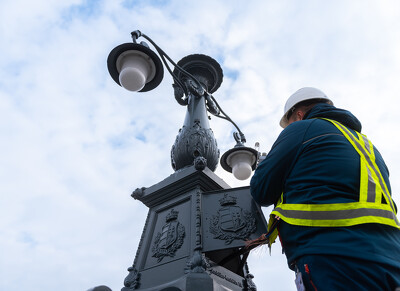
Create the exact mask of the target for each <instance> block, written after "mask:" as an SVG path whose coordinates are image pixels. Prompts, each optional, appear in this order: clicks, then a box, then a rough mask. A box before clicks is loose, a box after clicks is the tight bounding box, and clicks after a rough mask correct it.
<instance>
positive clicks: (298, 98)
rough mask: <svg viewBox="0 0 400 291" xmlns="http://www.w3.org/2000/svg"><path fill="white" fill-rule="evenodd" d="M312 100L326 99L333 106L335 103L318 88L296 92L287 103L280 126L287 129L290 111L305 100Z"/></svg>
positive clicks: (308, 88) (306, 88) (302, 89)
mask: <svg viewBox="0 0 400 291" xmlns="http://www.w3.org/2000/svg"><path fill="white" fill-rule="evenodd" d="M311 99H325V100H327V102H328V104H330V105H333V102H332V101H331V100H330V99H329V98H328V97H327V96H326V95H325V93H324V92H322V91H321V90H319V89H317V88H312V87H304V88H301V89H299V90H297V91H296V92H294V93H293V94H292V95H291V96H290V97H289V99H288V100H287V101H286V104H285V108H284V112H283V113H284V114H283V116H282V118H281V121H280V122H279V125H280V126H282V127H283V128H285V127H286V126H288V125H289V120H288V119H287V114H288V112H289V110H290V109H291V108H292V107H293V106H295V105H296V104H297V103H299V102H302V101H305V100H311Z"/></svg>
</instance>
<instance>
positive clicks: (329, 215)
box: [271, 118, 400, 228]
mask: <svg viewBox="0 0 400 291" xmlns="http://www.w3.org/2000/svg"><path fill="white" fill-rule="evenodd" d="M322 119H324V120H327V121H329V122H331V123H332V124H334V125H335V126H336V127H337V128H338V129H339V130H340V132H341V133H342V134H343V135H344V136H345V137H346V139H347V140H348V141H349V142H350V144H351V145H352V146H353V147H354V149H355V150H356V151H357V153H358V154H359V155H360V193H359V196H360V198H359V201H358V202H350V203H335V204H286V203H283V201H284V199H283V194H282V197H281V199H280V201H279V202H278V204H277V206H276V207H275V209H274V210H273V211H272V213H271V214H272V215H277V216H279V217H280V218H281V219H282V220H284V221H285V222H287V223H289V224H294V225H302V226H319V227H343V226H352V225H357V224H363V223H380V224H386V225H390V226H393V227H397V228H400V223H399V221H398V219H397V217H396V210H395V207H394V203H393V201H392V198H391V196H390V193H389V190H388V188H387V186H386V183H385V181H384V179H383V177H382V174H381V172H380V170H379V168H378V166H377V164H376V163H375V154H374V148H373V145H372V143H371V142H370V141H369V140H368V139H367V137H366V136H365V135H362V134H360V133H358V132H356V134H357V137H356V136H355V135H354V134H353V133H352V132H351V131H350V130H349V129H348V128H346V127H345V126H344V125H342V124H341V123H339V122H337V121H334V120H331V119H326V118H322ZM382 195H383V199H384V201H385V202H386V203H382Z"/></svg>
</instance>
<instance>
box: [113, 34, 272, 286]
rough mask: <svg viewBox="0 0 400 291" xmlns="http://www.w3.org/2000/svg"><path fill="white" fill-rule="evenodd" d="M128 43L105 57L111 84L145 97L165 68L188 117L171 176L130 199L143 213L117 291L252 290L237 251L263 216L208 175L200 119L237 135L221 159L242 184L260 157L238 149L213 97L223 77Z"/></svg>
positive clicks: (208, 142)
mask: <svg viewBox="0 0 400 291" xmlns="http://www.w3.org/2000/svg"><path fill="white" fill-rule="evenodd" d="M139 37H143V38H145V39H146V40H147V41H149V42H150V43H151V44H152V45H153V47H154V48H155V50H156V51H157V53H158V55H159V56H160V58H161V60H160V58H159V57H158V56H157V55H156V53H155V52H153V51H152V50H151V49H150V48H149V46H148V45H147V44H146V43H145V42H141V43H137V39H138V38H139ZM132 39H133V42H132V43H125V44H122V45H119V46H117V47H116V48H114V49H113V50H112V51H111V53H110V54H109V56H108V59H107V65H108V70H109V72H110V75H111V77H112V78H113V79H114V81H115V82H116V83H117V84H119V85H120V86H122V87H124V88H126V89H127V90H130V91H137V92H145V91H149V90H152V89H154V88H155V87H157V86H158V85H159V84H160V82H161V81H162V78H163V71H164V69H163V64H164V66H165V67H166V69H167V70H168V72H169V73H170V75H171V76H172V78H173V80H174V83H173V88H174V96H175V99H176V101H177V102H178V104H180V105H182V106H186V107H187V113H186V117H185V120H184V124H183V126H182V128H181V129H180V130H179V133H178V135H177V137H176V140H175V143H174V145H173V146H172V149H171V165H172V168H173V169H174V171H175V173H174V174H172V175H171V176H169V177H167V178H166V179H165V180H163V181H161V182H159V183H157V184H155V185H153V186H151V187H149V188H145V187H142V188H140V189H139V188H138V189H136V190H135V191H134V192H133V193H132V197H133V198H135V199H137V200H140V201H141V202H143V203H144V204H145V205H146V206H148V207H149V213H148V216H147V219H146V223H145V226H144V230H143V233H142V236H141V239H140V243H139V247H138V250H137V253H136V257H135V260H134V262H133V265H132V266H131V267H130V268H128V271H129V274H128V276H127V277H126V279H125V282H124V285H125V287H123V288H122V290H123V291H128V290H136V289H138V290H149V291H150V290H154V291H155V290H165V291H167V290H169V291H173V290H175V291H178V290H202V291H208V290H256V288H255V285H254V283H253V282H252V280H251V279H252V275H251V274H249V271H248V266H247V263H246V260H247V255H248V253H247V254H246V253H245V252H239V251H238V250H239V249H240V248H242V247H243V245H244V241H245V240H246V239H254V238H257V237H259V236H260V235H261V234H262V233H263V232H265V229H266V222H265V219H264V216H263V214H262V212H261V210H260V208H259V207H258V206H257V205H256V203H255V202H254V201H253V200H252V198H251V196H250V194H249V187H241V188H230V187H229V186H228V185H227V184H226V183H225V182H224V181H223V180H221V179H220V178H219V177H218V176H216V175H215V174H214V173H213V172H214V170H215V169H216V167H217V165H218V160H219V149H218V147H217V141H216V139H215V137H214V134H213V132H212V130H211V128H210V125H209V121H208V116H207V112H209V113H211V114H213V115H215V116H216V117H219V118H223V119H225V120H228V121H229V122H231V123H232V124H233V125H234V126H235V128H236V129H237V132H235V133H234V138H235V140H236V146H235V147H234V148H233V149H231V150H229V151H228V152H226V153H225V154H224V155H223V156H222V158H221V165H222V167H223V168H224V169H225V170H227V171H229V172H232V173H233V174H234V176H235V177H236V178H238V179H242V180H244V179H247V178H248V177H250V175H251V172H252V170H254V168H255V166H256V163H257V159H258V155H259V153H258V151H256V150H254V149H251V148H248V147H246V146H244V143H245V142H246V139H245V136H244V134H243V133H242V132H241V131H240V129H239V127H238V126H237V125H236V124H235V123H234V122H233V121H232V119H231V118H230V117H229V116H228V115H227V114H226V113H225V112H224V111H223V110H222V109H221V107H220V106H219V104H218V103H217V101H216V99H215V98H214V97H213V96H212V94H213V93H214V92H215V91H216V90H217V89H218V88H219V86H220V85H221V83H222V79H223V73H222V69H221V67H220V65H219V64H218V63H217V62H216V61H215V60H214V59H212V58H211V57H209V56H206V55H201V54H194V55H189V56H186V57H184V58H183V59H181V60H180V61H179V62H178V63H177V64H176V63H174V62H173V61H172V60H171V58H170V57H169V56H168V55H167V54H166V53H165V52H164V51H163V50H162V49H161V48H160V47H159V46H158V45H157V44H155V43H154V42H153V41H152V40H151V39H150V38H149V37H148V36H146V35H145V34H142V33H141V32H140V31H134V32H132ZM167 61H168V62H169V63H170V64H172V66H173V68H174V69H173V70H172V69H171V68H170V66H169V64H168V62H167ZM236 254H237V255H236Z"/></svg>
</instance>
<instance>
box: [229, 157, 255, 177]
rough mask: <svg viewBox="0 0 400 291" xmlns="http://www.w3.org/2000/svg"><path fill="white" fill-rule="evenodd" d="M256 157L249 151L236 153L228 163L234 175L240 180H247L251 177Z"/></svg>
mask: <svg viewBox="0 0 400 291" xmlns="http://www.w3.org/2000/svg"><path fill="white" fill-rule="evenodd" d="M254 162H255V156H254V154H252V153H251V152H249V151H245V150H243V151H240V150H239V151H235V152H233V153H232V154H230V155H229V156H228V158H227V163H228V165H230V166H231V167H232V174H233V176H235V178H236V179H238V180H246V179H248V178H249V177H250V176H251V172H252V171H253V170H252V165H253V164H254Z"/></svg>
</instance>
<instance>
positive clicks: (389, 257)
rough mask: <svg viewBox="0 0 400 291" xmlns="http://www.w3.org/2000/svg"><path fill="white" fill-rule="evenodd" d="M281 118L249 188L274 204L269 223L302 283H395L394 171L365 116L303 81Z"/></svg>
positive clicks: (398, 273)
mask: <svg viewBox="0 0 400 291" xmlns="http://www.w3.org/2000/svg"><path fill="white" fill-rule="evenodd" d="M358 102H363V100H362V99H360V100H358ZM372 114H373V113H372ZM280 125H281V126H282V127H283V128H284V130H283V131H282V132H281V134H280V135H279V137H278V138H277V140H276V141H275V143H274V144H273V146H272V148H271V150H270V152H269V153H268V155H267V156H266V158H265V159H264V160H263V161H262V162H261V163H260V164H259V166H258V167H257V169H256V171H255V173H254V176H253V177H252V179H251V182H250V189H251V195H252V196H253V198H254V200H255V201H256V202H257V203H259V204H260V205H261V206H270V205H272V204H273V205H274V206H275V208H274V210H273V211H272V213H271V215H270V223H269V224H270V225H277V230H276V231H275V232H276V233H278V234H279V238H280V241H281V245H282V248H283V251H284V252H285V254H286V257H287V262H288V265H289V268H290V269H291V270H293V271H295V273H296V276H295V282H296V286H297V288H298V290H352V291H354V290H363V291H365V290H390V291H393V290H395V289H396V288H397V287H399V286H400V224H399V221H398V219H397V217H396V212H397V208H396V204H395V202H394V201H393V200H392V196H391V188H390V183H389V171H388V169H387V167H386V165H385V162H384V160H383V158H382V156H381V154H380V153H379V151H378V149H377V148H376V147H375V146H374V145H373V144H372V143H371V142H370V141H369V140H368V139H367V137H366V136H365V135H363V134H361V123H360V121H359V120H358V119H357V118H356V117H355V116H354V115H353V114H352V113H350V112H349V111H347V110H344V109H339V108H336V107H335V106H334V105H333V102H332V100H331V99H330V98H328V97H327V96H326V95H325V94H324V93H323V92H322V91H321V90H319V89H316V88H311V87H306V88H301V89H300V90H298V91H296V92H295V93H294V94H293V95H291V96H290V97H289V99H288V100H287V102H286V105H285V107H284V115H283V117H282V119H281V120H280ZM392 134H396V133H392ZM388 139H390V136H388ZM271 231H272V229H270V232H271ZM270 239H272V241H273V240H274V238H273V236H271V237H270ZM272 241H271V242H272Z"/></svg>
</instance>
